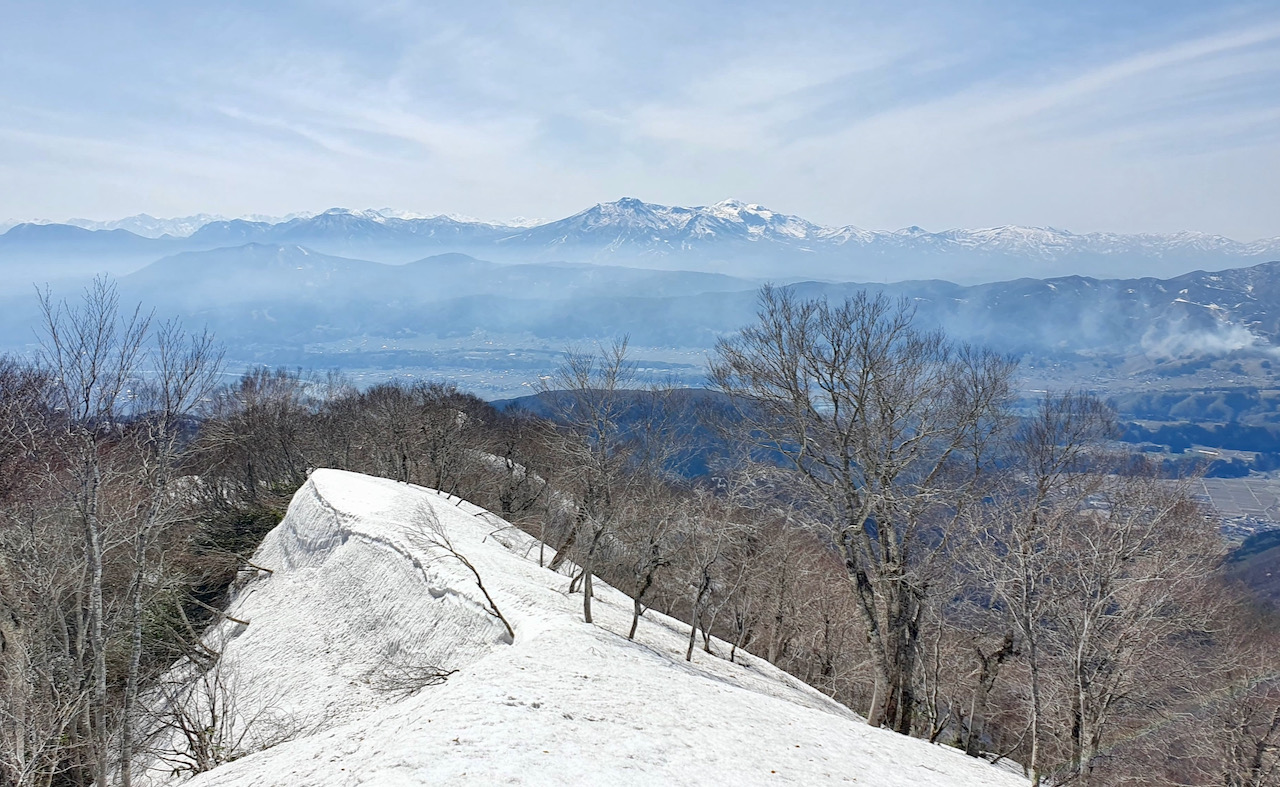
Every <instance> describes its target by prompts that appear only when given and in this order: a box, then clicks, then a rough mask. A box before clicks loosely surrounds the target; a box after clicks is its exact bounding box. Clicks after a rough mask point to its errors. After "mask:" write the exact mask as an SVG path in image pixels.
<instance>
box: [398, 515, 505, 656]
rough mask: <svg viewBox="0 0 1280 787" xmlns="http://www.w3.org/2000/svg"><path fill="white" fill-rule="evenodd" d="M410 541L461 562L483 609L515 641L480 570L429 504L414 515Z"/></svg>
mask: <svg viewBox="0 0 1280 787" xmlns="http://www.w3.org/2000/svg"><path fill="white" fill-rule="evenodd" d="M409 538H410V541H411V542H412V543H413V544H414V546H417V547H418V548H420V549H424V550H429V551H430V550H434V551H439V552H443V553H444V556H446V557H449V558H452V559H453V560H455V561H457V562H458V563H460V564H462V567H463V568H465V569H466V570H467V571H468V572H469V573H470V574H471V577H472V579H474V580H475V583H476V587H477V588H478V589H479V590H480V593H481V595H483V596H484V600H485V602H486V603H487V604H488V606H487V607H486V608H485V611H486V612H488V613H489V614H490V615H492V616H494V617H495V618H497V619H498V620H499V621H500V622H501V623H502V627H503V628H505V629H506V630H507V637H508V638H509V641H511V642H515V640H516V632H515V629H513V628H512V627H511V623H510V622H509V621H508V620H507V618H506V616H504V615H503V614H502V610H500V609H498V603H497V602H496V601H494V599H493V596H492V595H490V594H489V589H488V588H486V587H485V586H484V578H483V577H481V576H480V571H479V569H477V568H476V567H475V564H474V563H472V562H471V561H470V560H468V559H467V556H466V555H464V554H462V553H461V552H459V551H458V548H457V547H455V546H454V545H453V541H452V540H451V539H450V538H449V533H448V531H447V530H445V527H444V525H443V524H441V522H440V518H439V517H437V516H436V513H435V511H433V510H432V509H431V506H429V505H422V506H420V507H419V508H418V511H417V514H416V515H415V516H414V527H413V529H412V530H411V531H410V533H409Z"/></svg>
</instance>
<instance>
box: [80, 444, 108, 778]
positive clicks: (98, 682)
mask: <svg viewBox="0 0 1280 787" xmlns="http://www.w3.org/2000/svg"><path fill="white" fill-rule="evenodd" d="M87 449H88V451H89V452H90V457H89V459H88V467H87V468H86V476H87V477H86V483H85V549H86V552H87V553H88V554H87V555H86V558H87V559H88V564H89V647H90V649H91V651H92V653H93V693H92V697H93V700H92V703H91V705H92V708H93V710H92V717H91V722H92V725H91V730H90V736H91V737H90V740H91V742H92V747H93V771H94V783H95V784H99V785H105V784H106V783H107V643H106V633H105V627H104V625H103V619H102V618H103V600H102V564H103V547H102V529H101V527H102V524H101V522H100V521H99V519H98V492H99V489H100V488H101V486H102V469H101V467H100V466H99V464H98V457H97V446H96V445H95V444H94V443H93V442H92V440H90V442H89V444H88V447H87Z"/></svg>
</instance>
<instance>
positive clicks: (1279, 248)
mask: <svg viewBox="0 0 1280 787" xmlns="http://www.w3.org/2000/svg"><path fill="white" fill-rule="evenodd" d="M526 224H528V223H526V222H516V223H513V224H497V223H489V222H481V221H476V220H471V219H466V218H461V217H449V216H430V217H426V216H416V215H413V214H404V213H398V212H396V211H391V210H378V211H353V210H347V209H341V208H335V209H332V210H328V211H325V212H324V213H320V214H317V215H306V214H301V215H296V216H292V217H283V218H279V219H276V218H261V217H258V218H255V219H231V220H227V219H222V218H220V217H215V216H209V215H203V214H201V215H197V216H189V217H184V218H180V219H154V218H152V217H150V216H145V215H140V216H134V217H130V218H129V219H122V220H120V221H115V222H87V221H74V222H72V223H67V224H35V223H25V224H19V225H17V226H14V227H11V228H10V229H8V231H6V232H5V233H4V234H3V235H0V281H10V282H13V281H18V280H21V279H22V278H24V277H27V278H28V281H29V280H30V277H31V276H32V275H37V274H43V275H44V277H45V278H59V277H61V276H71V275H80V274H83V273H85V272H87V271H90V270H96V269H103V270H110V271H113V272H116V273H124V272H127V271H130V270H134V269H137V268H139V267H141V266H142V265H144V264H146V263H148V262H151V261H154V260H156V259H159V258H160V257H164V256H167V255H171V254H174V253H178V252H192V251H209V250H212V249H217V248H223V247H231V246H240V245H243V244H246V243H260V244H274V245H284V246H289V245H299V246H304V247H306V248H307V249H309V250H311V251H314V252H319V253H322V254H330V255H341V256H346V257H359V258H362V259H368V260H372V261H376V262H383V263H405V262H410V261H413V260H417V259H421V258H423V257H426V256H430V255H436V254H442V253H463V254H469V255H472V256H475V257H480V258H484V259H489V260H494V261H496V262H503V263H528V262H570V263H573V262H577V263H596V264H611V265H629V266H639V267H645V268H651V269H667V270H697V271H704V272H716V273H722V274H729V275H737V276H747V277H755V278H772V279H781V280H796V279H804V278H812V279H822V280H828V281H850V280H858V281H881V282H889V281H901V280H907V279H926V278H943V279H947V280H949V281H955V282H958V283H962V284H974V283H981V282H989V281H997V280H1001V279H1008V278H1012V277H1014V276H1019V275H1032V276H1036V277H1042V278H1043V277H1053V276H1059V275H1067V274H1077V275H1094V276H1104V275H1105V276H1121V277H1130V276H1134V277H1136V276H1151V275H1160V276H1168V275H1171V274H1173V273H1177V272H1181V271H1185V270H1189V269H1193V268H1201V269H1210V268H1224V267H1231V266H1239V265H1248V264H1251V263H1256V262H1263V261H1268V260H1273V259H1280V238H1273V239H1270V240H1261V241H1255V242H1251V243H1243V242H1239V241H1235V240H1231V239H1229V238H1224V237H1221V236H1217V235H1208V234H1204V233H1195V232H1181V233H1174V234H1166V235H1157V234H1142V235H1122V234H1114V233H1089V234H1074V233H1071V232H1067V231H1065V230H1058V229H1052V228H1028V227H1011V226H1007V227H994V228H989V229H976V230H947V231H944V232H929V231H926V230H923V229H921V228H919V227H908V228H906V229H901V230H894V231H883V230H865V229H860V228H858V227H853V226H845V227H824V226H821V225H818V224H814V223H812V222H809V221H807V220H805V219H802V218H800V217H797V216H791V215H786V214H782V213H777V212H774V211H771V210H769V209H767V208H764V207H762V206H760V205H752V204H746V203H742V202H739V201H736V200H726V201H724V202H720V203H717V204H715V205H709V206H701V207H676V206H666V205H655V204H651V203H646V202H642V201H640V200H637V199H631V198H624V199H620V200H617V201H616V202H609V203H603V204H599V205H595V206H593V207H591V208H588V209H587V210H584V211H582V212H580V213H577V214H574V215H573V216H569V217H568V218H564V219H560V220H557V221H550V222H542V223H532V224H528V225H527V226H526ZM95 266H96V267H95Z"/></svg>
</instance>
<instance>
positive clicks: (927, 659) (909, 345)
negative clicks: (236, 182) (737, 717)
mask: <svg viewBox="0 0 1280 787" xmlns="http://www.w3.org/2000/svg"><path fill="white" fill-rule="evenodd" d="M44 306H45V316H46V325H45V330H44V334H43V340H42V341H43V354H42V355H41V357H40V359H39V361H38V362H35V363H27V362H23V361H19V360H7V361H5V362H4V364H3V366H2V367H0V405H2V407H0V480H2V481H3V485H2V486H0V515H2V516H3V529H2V530H0V533H2V534H3V538H2V540H0V605H2V607H3V608H2V610H0V611H2V612H3V614H2V615H0V636H2V637H3V639H2V640H0V644H3V647H2V648H0V681H2V682H0V769H2V770H0V774H3V775H2V776H0V779H2V780H3V783H10V784H21V785H28V784H30V785H36V784H40V785H64V784H65V785H71V784H78V785H83V784H88V783H91V782H92V783H98V784H107V783H112V784H114V783H121V784H132V783H133V782H134V774H133V773H132V771H131V768H132V766H131V763H133V762H134V761H135V759H136V758H137V757H138V756H142V755H144V754H146V753H147V747H148V746H153V745H154V741H152V740H151V739H150V737H149V736H143V735H141V734H140V732H139V731H141V730H146V729H153V728H154V725H155V724H156V723H157V718H156V716H157V715H160V716H163V714H164V711H163V709H161V710H157V709H156V706H155V704H154V703H149V702H146V701H144V700H145V698H146V697H148V696H154V692H156V691H159V690H161V688H160V684H158V683H157V681H158V679H159V676H161V675H162V674H164V672H165V670H166V669H167V668H169V667H170V665H172V664H174V663H175V662H182V663H186V664H189V665H191V666H192V669H195V670H197V671H199V672H200V673H201V674H206V675H211V674H215V672H214V671H215V670H216V668H217V665H218V663H219V660H220V656H221V654H220V652H219V650H218V649H217V648H216V647H211V646H210V641H209V640H207V639H205V638H202V636H201V635H202V633H203V632H204V630H205V628H206V627H207V626H208V625H209V624H210V623H216V622H218V621H224V620H226V621H232V622H235V620H234V617H228V615H232V616H234V611H223V610H224V609H225V607H224V603H225V601H226V599H227V598H228V592H229V589H230V588H233V587H236V586H237V583H242V582H244V581H246V580H247V579H248V578H249V577H252V576H257V575H260V574H261V573H262V572H263V571H265V570H270V569H271V568H272V567H271V566H259V565H255V564H253V563H252V557H251V556H252V554H253V552H254V550H255V549H256V548H257V546H258V545H259V542H260V541H261V539H262V537H263V536H264V535H265V534H266V533H267V532H268V531H269V530H270V529H271V528H272V527H274V526H275V525H276V524H277V523H279V522H280V520H281V518H282V517H283V515H284V511H285V507H286V505H287V503H288V501H289V500H290V498H291V497H292V496H293V495H294V493H295V492H296V491H297V490H298V489H299V488H300V487H301V486H303V484H304V483H306V482H307V479H308V477H309V476H310V475H311V474H312V473H313V472H314V471H315V470H316V469H317V468H336V469H342V470H352V471H356V472H360V473H366V474H370V475H375V476H381V477H383V478H387V479H392V480H394V481H400V482H408V483H413V484H419V485H422V486H425V487H429V488H432V489H435V490H439V491H440V492H442V493H444V494H446V495H450V496H453V497H454V498H458V499H465V500H467V501H470V502H471V503H473V504H475V505H478V506H481V507H483V508H487V509H489V510H491V511H493V512H495V513H498V514H500V515H501V516H502V517H504V518H505V519H506V520H508V521H510V522H511V523H513V524H514V525H516V526H518V527H520V528H521V529H523V530H524V531H525V532H527V533H529V534H530V535H532V536H534V537H535V538H536V539H537V542H538V543H539V544H541V545H545V546H541V547H539V549H541V550H542V552H541V554H539V555H538V557H537V562H538V563H540V564H542V565H544V566H545V567H547V568H550V569H552V570H562V571H568V572H569V575H568V576H566V577H565V579H566V583H565V584H566V587H565V590H566V591H567V594H568V598H570V599H571V600H572V603H573V605H574V607H575V608H576V609H577V610H579V612H578V614H580V615H581V618H582V620H583V621H585V622H587V623H592V622H593V621H594V620H595V619H596V618H597V617H599V609H597V608H596V607H595V606H593V599H595V597H596V593H595V587H594V586H595V580H596V578H599V579H600V580H603V581H605V582H607V583H608V584H609V585H611V586H612V587H614V588H617V589H618V590H620V591H622V592H623V593H625V594H627V596H629V597H630V599H631V602H630V603H631V610H630V612H631V619H630V625H629V626H628V627H627V628H628V629H629V632H628V635H629V636H630V637H633V638H637V639H638V641H641V642H643V638H644V637H645V636H646V634H645V627H644V626H642V625H640V624H641V622H642V621H643V620H645V619H646V614H652V613H648V611H649V610H655V611H659V612H662V613H665V614H668V615H671V616H674V617H676V618H679V619H681V620H683V621H685V622H686V623H688V624H690V625H689V628H688V631H687V634H688V638H687V640H685V641H683V642H682V644H683V654H682V655H683V657H684V658H685V659H692V658H693V657H694V653H695V651H698V650H700V651H701V653H702V654H704V655H708V656H710V657H713V658H719V659H725V660H728V661H730V662H734V661H735V660H736V659H737V658H738V654H739V653H740V652H742V651H746V652H749V653H751V654H754V655H755V656H756V657H759V658H761V659H764V660H766V661H768V662H770V663H771V664H773V665H776V666H778V667H780V668H782V669H784V670H786V671H787V672H789V673H791V674H792V675H794V676H796V677H798V678H800V679H801V680H803V681H805V682H806V683H808V684H810V685H811V686H813V687H815V688H816V689H818V690H819V691H821V692H823V693H824V694H826V695H827V696H828V697H830V698H832V699H834V700H836V701H838V702H839V703H842V704H843V705H845V706H847V707H848V708H850V709H852V710H853V711H855V712H857V713H859V714H862V715H864V716H865V717H866V719H867V722H868V723H869V724H871V725H873V726H876V727H883V728H886V729H889V730H894V731H896V732H898V733H901V734H903V735H910V736H915V737H918V738H922V739H925V740H928V741H931V742H934V743H936V744H939V745H946V746H951V747H955V748H957V749H959V750H961V751H963V752H965V753H967V754H968V755H971V756H973V757H982V758H986V759H989V760H1005V761H1013V762H1016V763H1019V764H1021V765H1022V766H1023V767H1025V769H1026V771H1027V773H1028V775H1029V776H1030V777H1031V778H1032V779H1033V781H1036V782H1040V781H1043V782H1045V783H1055V784H1059V783H1079V784H1094V785H1108V784H1169V783H1178V784H1196V785H1210V784H1214V785H1217V784H1224V783H1226V784H1232V785H1234V784H1250V785H1264V784H1276V783H1280V774H1278V773H1277V772H1276V767H1277V756H1276V753H1277V749H1276V746H1277V745H1278V744H1280V725H1278V724H1277V721H1276V720H1277V719H1280V685H1277V679H1276V656H1275V654H1276V653H1277V652H1280V649H1278V647H1277V646H1278V645H1280V641H1277V624H1276V621H1275V620H1274V619H1273V617H1272V612H1271V611H1270V610H1269V609H1264V608H1260V607H1258V606H1257V605H1255V604H1254V602H1252V601H1251V600H1250V599H1249V598H1248V597H1247V596H1246V595H1244V594H1243V593H1242V592H1241V591H1240V590H1239V589H1238V588H1237V587H1236V586H1234V585H1233V584H1232V582H1231V580H1230V579H1229V574H1230V572H1229V571H1228V570H1227V569H1225V568H1224V566H1223V562H1222V557H1223V554H1224V549H1223V545H1222V544H1221V542H1220V541H1219V540H1218V537H1217V535H1216V529H1215V526H1214V523H1213V521H1212V516H1211V512H1208V511H1205V510H1202V509H1201V508H1200V507H1199V506H1198V505H1197V504H1196V502H1195V501H1194V499H1193V498H1192V497H1191V495H1190V494H1189V492H1188V489H1187V488H1186V487H1185V486H1184V485H1183V484H1181V483H1179V482H1177V481H1176V480H1169V479H1164V478H1161V477H1160V473H1159V472H1158V470H1157V469H1156V468H1154V467H1152V466H1149V465H1148V464H1145V463H1143V462H1140V461H1138V462H1135V461H1134V459H1133V458H1132V456H1130V455H1128V454H1124V455H1121V456H1111V455H1110V454H1109V453H1108V451H1107V445H1108V444H1109V442H1108V441H1109V440H1110V439H1111V438H1113V437H1114V436H1115V435H1116V433H1117V430H1116V424H1115V416H1114V413H1113V412H1112V411H1111V410H1110V409H1109V408H1108V407H1106V406H1105V405H1104V404H1102V403H1101V402H1099V401H1098V400H1097V399H1095V398H1093V397H1091V396H1088V395H1086V394H1082V393H1077V392H1060V393H1049V394H1047V395H1045V396H1044V397H1043V399H1042V400H1041V401H1040V403H1039V404H1038V406H1037V407H1036V408H1035V410H1034V412H1032V413H1030V414H1029V415H1026V414H1024V415H1018V414H1016V413H1015V412H1014V411H1013V409H1012V406H1011V404H1012V401H1013V392H1012V388H1011V384H1010V382H1011V379H1012V375H1013V373H1014V371H1015V366H1014V364H1013V362H1012V361H1010V360H1009V359H1008V358H1006V357H1004V356H1001V355H997V354H993V353H990V352H986V351H983V350H980V349H973V348H969V347H964V346H958V345H956V344H954V343H953V342H951V341H950V340H949V339H948V338H947V337H946V336H945V335H943V334H940V333H936V332H930V331H927V330H925V329H923V328H922V327H920V326H918V325H916V324H915V323H914V322H913V311H912V309H911V308H910V306H909V304H907V303H906V302H901V301H893V300H889V299H887V298H884V297H880V296H876V295H869V294H866V293H857V294H854V295H852V296H850V297H849V298H847V299H845V300H843V301H831V302H828V301H825V300H806V299H804V298H801V297H799V296H796V295H795V294H793V293H789V292H785V291H774V290H766V291H765V292H764V293H763V295H762V298H761V307H760V313H759V315H758V318H757V320H756V321H755V322H754V323H753V324H751V325H749V326H747V327H746V328H745V329H744V330H743V331H742V332H741V333H739V334H737V335H736V336H735V337H734V338H731V339H726V340H724V341H722V342H721V343H720V345H719V347H718V349H717V352H716V354H715V357H714V359H713V362H712V365H711V368H710V370H709V376H710V378H711V379H712V381H713V382H714V384H715V386H716V388H717V389H718V390H719V391H720V392H721V393H722V394H723V395H724V397H723V398H721V399H720V400H719V401H720V402H721V405H720V406H717V407H702V404H703V399H704V398H703V397H698V396H691V395H688V394H680V393H677V392H675V391H673V390H671V389H667V388H664V387H662V386H653V387H649V388H644V390H640V391H638V390H636V389H637V388H639V387H643V386H639V384H638V383H637V382H636V376H635V375H636V370H635V368H634V367H633V366H632V365H631V364H630V363H629V361H628V356H627V350H626V344H625V342H618V343H616V344H614V345H611V346H608V347H604V348H597V349H596V350H595V351H586V352H575V353H570V354H568V355H567V357H566V359H565V361H564V363H563V364H562V366H561V368H560V369H559V371H558V373H557V374H556V375H554V376H553V377H551V378H548V379H546V380H544V383H543V385H544V388H545V390H546V395H545V396H544V397H543V399H542V402H543V410H542V412H540V413H537V414H535V413H530V412H527V411H520V410H519V409H518V408H514V409H508V410H505V411H499V410H497V409H495V408H493V407H492V406H491V405H489V404H487V403H485V402H483V401H481V400H479V399H477V398H475V397H473V396H471V395H468V394H467V393H465V392H462V391H458V390H456V389H454V388H451V387H448V386H443V385H438V384H427V383H422V384H415V385H379V386H374V387H370V388H367V389H364V390H358V389H356V388H355V387H353V386H351V385H350V384H348V383H347V382H345V381H344V380H343V379H342V378H341V377H339V376H335V375H316V374H311V373H306V372H287V371H270V370H257V371H252V372H250V373H247V374H245V375H243V376H241V377H238V378H236V379H234V380H233V381H232V382H230V383H229V384H223V383H221V382H220V379H221V378H220V376H219V372H220V356H219V353H218V351H217V349H216V346H215V345H214V343H213V342H212V340H211V339H210V338H209V337H207V336H204V335H195V336H192V335H189V334H186V333H184V332H183V331H182V330H181V329H180V328H179V327H178V326H177V325H175V324H161V323H157V322H154V321H151V320H149V319H148V318H147V316H146V315H145V314H143V313H137V312H135V311H134V310H133V309H131V308H124V307H122V306H121V304H120V303H119V301H118V298H117V296H116V293H115V292H114V290H113V289H112V288H110V287H109V286H107V285H102V284H100V285H99V286H98V287H96V288H94V289H91V290H90V291H89V292H88V293H87V295H86V297H85V299H84V300H83V301H79V302H73V303H70V304H61V303H58V302H54V301H46V302H45V304H44ZM725 402H727V403H728V406H727V407H726V406H725V405H724V403H725ZM691 422H696V423H698V424H699V426H698V428H699V429H701V430H706V431H707V432H708V433H710V432H715V433H716V435H717V440H716V441H715V442H716V444H717V445H719V446H720V447H721V449H720V451H719V452H718V454H717V455H714V456H708V455H702V456H701V458H700V461H703V462H704V463H705V465H706V467H705V472H702V473H699V474H697V475H698V478H697V479H696V480H690V479H689V476H690V474H689V473H686V472H682V470H683V467H682V463H684V462H686V461H688V460H689V458H690V456H691V454H690V452H689V450H688V440H689V438H690V437H691V435H690V430H689V428H688V425H689V424H690V423H691ZM693 436H694V437H696V435H693ZM491 601H492V600H491ZM500 608H501V601H500V600H498V601H497V602H496V604H494V612H495V615H500V613H499V612H498V610H499V609H500ZM615 611H616V610H615ZM611 614H613V613H611ZM717 638H718V639H717ZM699 658H702V656H699ZM410 666H413V665H410ZM418 666H422V665H418ZM149 692H150V694H149ZM160 721H161V722H162V723H165V724H167V725H168V727H169V728H172V729H179V730H182V731H183V735H182V737H181V739H180V741H179V744H180V745H179V747H178V748H179V749H180V750H181V751H179V752H177V753H174V752H173V751H169V752H168V754H169V755H170V756H172V757H174V758H175V762H176V763H177V764H176V765H175V767H176V768H178V769H179V770H180V771H181V772H182V773H185V774H194V773H198V772H203V771H205V770H208V769H211V768H214V767H217V766H219V765H221V764H223V763H225V762H228V761H230V760H234V759H238V758H239V757H241V756H244V755H245V754H248V753H249V751H248V750H246V748H245V747H244V746H241V745H239V744H237V743H236V741H237V740H239V739H238V738H236V736H235V733H234V731H232V730H230V729H229V728H217V727H216V725H215V726H214V727H210V726H209V725H208V724H194V725H193V724H191V723H189V722H190V720H189V719H187V720H183V719H175V718H167V719H164V718H162V719H160ZM211 730H212V731H211ZM219 736H221V737H219ZM278 742H279V741H267V742H260V745H268V744H270V743H278Z"/></svg>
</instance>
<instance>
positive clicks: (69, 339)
mask: <svg viewBox="0 0 1280 787" xmlns="http://www.w3.org/2000/svg"><path fill="white" fill-rule="evenodd" d="M40 304H41V308H42V309H43V314H44V335H43V337H42V339H41V359H42V363H43V364H44V365H45V367H46V368H47V369H48V370H49V375H50V380H51V388H52V397H53V404H54V406H55V407H56V408H57V409H59V410H61V411H62V413H63V418H62V419H61V421H60V423H61V424H62V425H63V434H62V435H60V437H61V443H62V446H63V450H64V451H65V456H66V461H67V463H68V467H69V470H70V478H71V481H70V483H69V484H68V487H67V489H66V492H67V493H68V495H70V496H71V497H72V498H73V499H74V501H75V507H76V510H77V514H78V516H79V518H80V520H81V524H82V527H83V532H84V555H85V562H86V565H87V569H88V581H87V588H86V603H85V608H84V614H85V624H86V625H85V630H86V631H87V632H88V639H87V647H88V652H89V653H90V655H91V660H92V661H91V664H92V666H91V679H90V682H91V685H92V690H91V692H90V703H89V706H88V710H89V716H88V724H87V728H88V731H89V734H90V736H91V738H90V739H91V741H92V749H93V763H94V766H93V773H94V780H95V782H96V783H97V784H106V776H107V768H108V762H109V759H108V752H107V745H108V739H109V735H110V730H109V729H108V727H107V723H108V715H107V710H108V709H107V632H106V625H105V621H104V614H105V612H104V605H103V564H104V556H103V553H104V549H105V544H104V524H103V522H102V510H101V503H102V491H103V486H104V481H105V479H104V466H103V462H102V455H103V450H104V444H105V443H107V442H108V441H112V440H116V439H118V438H119V435H120V430H121V426H122V425H121V417H122V415H123V414H124V411H125V408H126V407H127V402H126V398H127V397H128V396H129V395H130V394H131V393H132V391H131V390H130V388H129V386H130V384H131V383H132V382H133V381H134V379H135V378H136V376H137V371H138V365H139V362H140V361H141V360H142V356H143V344H144V341H145V338H146V335H147V331H148V328H149V326H150V317H149V316H148V315H144V314H142V312H141V310H140V309H135V310H134V311H133V312H132V313H129V312H122V311H121V309H120V299H119V295H118V293H117V292H116V288H115V285H113V284H110V283H108V282H107V281H106V280H105V279H101V278H100V279H97V280H95V281H94V283H93V284H92V285H90V287H89V288H88V289H87V290H86V291H85V294H84V297H83V300H82V302H81V303H80V304H79V305H78V306H77V307H74V308H73V307H72V306H70V305H69V304H67V303H66V302H65V301H61V302H55V301H54V300H53V297H52V295H51V294H49V293H48V292H45V293H44V294H42V296H41V299H40Z"/></svg>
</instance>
